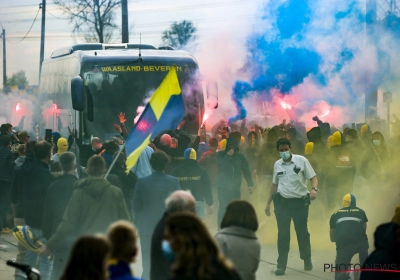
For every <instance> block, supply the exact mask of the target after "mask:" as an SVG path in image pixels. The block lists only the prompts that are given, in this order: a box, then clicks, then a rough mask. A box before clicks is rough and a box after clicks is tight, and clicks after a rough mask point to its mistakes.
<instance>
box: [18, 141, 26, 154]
mask: <svg viewBox="0 0 400 280" xmlns="http://www.w3.org/2000/svg"><path fill="white" fill-rule="evenodd" d="M17 151H18V155H20V156H21V155H22V156H23V155H25V144H21V145H18V147H17Z"/></svg>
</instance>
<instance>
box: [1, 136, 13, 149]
mask: <svg viewBox="0 0 400 280" xmlns="http://www.w3.org/2000/svg"><path fill="white" fill-rule="evenodd" d="M10 142H11V137H10V136H8V135H3V136H1V137H0V146H2V147H4V146H8V145H10Z"/></svg>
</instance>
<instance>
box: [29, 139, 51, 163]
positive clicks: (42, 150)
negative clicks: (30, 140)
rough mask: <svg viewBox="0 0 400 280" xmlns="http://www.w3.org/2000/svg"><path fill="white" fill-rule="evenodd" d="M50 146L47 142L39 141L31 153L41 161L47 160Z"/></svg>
mask: <svg viewBox="0 0 400 280" xmlns="http://www.w3.org/2000/svg"><path fill="white" fill-rule="evenodd" d="M52 148H53V147H52V146H51V144H50V143H49V142H47V141H39V142H37V143H36V144H35V146H34V147H33V152H34V153H35V157H36V158H38V159H40V160H43V159H45V158H47V157H48V156H49V154H50V152H51V150H52Z"/></svg>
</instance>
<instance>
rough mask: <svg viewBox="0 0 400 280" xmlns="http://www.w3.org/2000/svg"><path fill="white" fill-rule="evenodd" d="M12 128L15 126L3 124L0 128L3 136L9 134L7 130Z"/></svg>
mask: <svg viewBox="0 0 400 280" xmlns="http://www.w3.org/2000/svg"><path fill="white" fill-rule="evenodd" d="M12 127H13V126H12V125H11V124H9V123H5V124H2V125H1V127H0V132H1V134H7V130H9V129H10V128H12Z"/></svg>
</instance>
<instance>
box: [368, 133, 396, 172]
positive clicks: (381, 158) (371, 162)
mask: <svg viewBox="0 0 400 280" xmlns="http://www.w3.org/2000/svg"><path fill="white" fill-rule="evenodd" d="M372 135H373V136H374V135H380V136H381V137H382V139H383V140H382V141H381V143H380V146H378V147H376V146H374V145H373V144H372V140H370V141H371V144H370V146H369V148H368V149H366V150H365V153H364V155H363V157H362V160H361V167H360V172H361V176H363V177H364V178H365V179H370V178H371V177H372V176H385V175H386V172H387V171H388V170H387V169H388V168H387V167H388V163H389V159H390V157H391V154H390V152H389V150H388V148H387V146H386V144H385V139H384V138H383V135H382V133H380V132H374V134H372Z"/></svg>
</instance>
